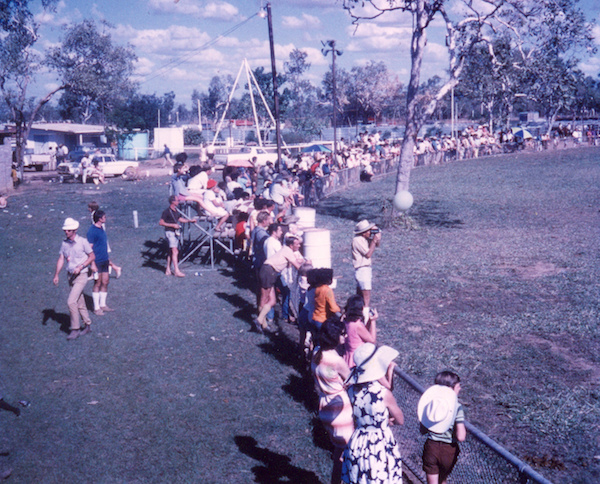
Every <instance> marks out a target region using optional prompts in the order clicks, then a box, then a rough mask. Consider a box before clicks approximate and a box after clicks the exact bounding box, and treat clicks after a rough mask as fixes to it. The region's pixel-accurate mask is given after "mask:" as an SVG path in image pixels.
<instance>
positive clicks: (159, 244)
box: [142, 238, 169, 272]
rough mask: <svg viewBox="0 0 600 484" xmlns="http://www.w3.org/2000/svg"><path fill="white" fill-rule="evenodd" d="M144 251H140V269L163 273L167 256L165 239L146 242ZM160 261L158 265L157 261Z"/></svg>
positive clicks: (167, 250)
mask: <svg viewBox="0 0 600 484" xmlns="http://www.w3.org/2000/svg"><path fill="white" fill-rule="evenodd" d="M144 247H145V249H143V250H142V259H144V262H143V263H142V267H150V268H151V269H155V270H157V271H160V272H165V269H166V265H165V262H163V261H166V260H167V256H168V255H169V246H168V244H167V241H166V240H165V239H162V238H161V239H159V240H146V242H144ZM159 260H160V261H161V262H160V263H159V262H157V261H159Z"/></svg>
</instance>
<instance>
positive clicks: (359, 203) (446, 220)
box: [317, 195, 464, 228]
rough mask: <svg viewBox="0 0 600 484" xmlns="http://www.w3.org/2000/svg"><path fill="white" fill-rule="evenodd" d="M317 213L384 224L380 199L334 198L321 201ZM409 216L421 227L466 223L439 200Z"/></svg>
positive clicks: (449, 226) (411, 211)
mask: <svg viewBox="0 0 600 484" xmlns="http://www.w3.org/2000/svg"><path fill="white" fill-rule="evenodd" d="M317 212H318V213H320V214H323V215H331V216H333V217H340V218H345V219H347V220H352V221H353V222H356V221H357V220H361V219H363V218H366V219H369V220H371V221H376V223H379V224H383V222H384V221H383V220H381V217H382V213H383V210H382V202H381V200H380V199H374V200H362V199H352V198H346V197H343V196H339V195H338V196H332V197H330V198H326V199H325V200H321V202H320V203H319V207H318V208H317ZM408 214H409V215H410V216H411V217H412V218H413V219H414V220H415V221H416V222H417V223H418V225H419V226H421V227H444V228H459V227H462V226H463V225H464V222H463V221H462V220H460V219H458V218H453V217H452V214H451V213H450V210H449V209H448V207H446V206H445V204H444V203H443V202H440V201H437V200H425V201H423V202H421V203H419V204H418V205H415V206H414V207H413V208H412V209H411V210H410V212H408Z"/></svg>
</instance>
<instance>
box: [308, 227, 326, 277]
mask: <svg viewBox="0 0 600 484" xmlns="http://www.w3.org/2000/svg"><path fill="white" fill-rule="evenodd" d="M303 247H304V258H305V259H310V260H311V261H312V265H313V267H315V268H320V267H327V268H329V269H331V232H330V231H329V230H327V229H315V228H309V229H306V230H304V235H303Z"/></svg>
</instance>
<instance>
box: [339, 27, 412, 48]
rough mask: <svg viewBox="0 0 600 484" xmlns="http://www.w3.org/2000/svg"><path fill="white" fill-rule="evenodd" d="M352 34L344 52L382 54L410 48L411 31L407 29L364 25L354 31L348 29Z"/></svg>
mask: <svg viewBox="0 0 600 484" xmlns="http://www.w3.org/2000/svg"><path fill="white" fill-rule="evenodd" d="M348 31H349V33H353V35H351V36H350V37H349V38H350V42H349V44H348V45H347V46H346V50H348V51H349V52H370V51H373V52H383V51H394V50H397V49H407V48H409V46H410V39H411V36H412V31H411V29H410V28H409V27H389V26H382V25H379V24H376V23H372V22H370V23H364V24H361V25H359V26H358V28H357V29H356V30H354V29H353V28H349V29H348Z"/></svg>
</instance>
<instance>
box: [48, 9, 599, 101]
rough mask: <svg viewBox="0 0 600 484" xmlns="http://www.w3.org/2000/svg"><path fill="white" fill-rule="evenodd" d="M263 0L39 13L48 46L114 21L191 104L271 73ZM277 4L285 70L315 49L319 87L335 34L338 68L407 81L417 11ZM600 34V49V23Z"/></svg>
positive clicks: (438, 70)
mask: <svg viewBox="0 0 600 484" xmlns="http://www.w3.org/2000/svg"><path fill="white" fill-rule="evenodd" d="M379 1H381V2H385V1H386V0H379ZM264 4H265V1H264V0H263V1H261V0H228V1H221V0H102V1H98V2H95V3H94V2H91V1H89V0H60V1H59V4H58V8H57V11H56V12H53V13H52V12H50V13H48V12H46V13H44V12H42V11H41V10H40V11H39V13H38V15H37V20H38V21H39V22H40V23H41V24H42V25H43V28H42V31H41V33H42V37H41V43H40V47H47V46H49V45H52V43H54V42H56V41H57V39H58V37H59V36H60V35H61V32H62V30H61V29H62V26H64V25H65V24H68V23H70V22H78V21H81V20H83V19H84V18H92V19H95V20H106V21H108V22H109V23H110V24H111V25H112V26H113V29H112V30H111V34H112V36H113V39H114V41H115V42H118V43H129V44H131V45H132V46H133V47H134V49H135V52H136V54H137V56H138V62H137V64H136V80H137V81H138V82H139V83H140V88H141V91H142V92H144V93H149V94H152V93H156V94H158V95H162V94H163V93H165V92H168V91H174V92H175V94H176V96H177V98H176V102H178V103H185V104H189V103H190V99H191V93H192V90H193V89H198V90H200V91H206V90H207V87H208V83H209V81H210V79H211V78H212V77H213V76H214V75H226V74H231V75H233V76H234V77H235V76H236V75H237V73H238V70H239V68H240V65H241V63H242V61H243V59H244V58H247V59H248V62H249V64H250V67H251V68H253V69H254V68H256V67H261V66H262V67H265V69H266V70H267V71H270V53H269V44H268V29H267V21H266V19H264V18H261V17H260V16H258V15H255V14H257V13H258V12H259V10H260V8H261V6H263V5H264ZM580 6H581V7H582V9H583V10H584V11H585V12H586V14H587V16H588V18H590V19H596V20H597V21H599V20H600V1H598V0H581V1H580ZM271 8H272V13H273V29H274V39H275V54H276V59H277V69H278V71H282V69H283V62H285V61H286V60H287V59H288V56H289V53H290V52H291V51H292V50H293V49H294V48H298V49H301V50H304V51H305V52H307V54H308V62H310V63H311V65H312V67H311V69H310V71H309V76H310V77H311V80H312V82H313V84H320V81H321V79H322V76H323V74H324V73H325V72H326V70H327V69H328V65H329V63H330V62H331V56H328V57H327V58H326V57H324V56H323V55H322V54H321V50H320V49H321V41H324V40H327V39H335V40H336V41H337V45H338V48H339V49H341V50H342V51H343V55H342V56H341V57H340V58H339V60H338V64H337V65H338V66H340V67H343V68H345V69H348V70H350V69H351V68H352V67H353V66H355V65H364V64H365V63H366V62H368V61H370V60H373V61H380V60H381V61H384V62H385V63H386V65H387V66H388V69H389V70H390V71H392V72H393V73H394V74H396V75H397V76H398V77H399V79H400V80H401V81H404V82H405V81H406V80H407V78H408V72H409V68H410V59H409V53H408V46H409V39H410V27H411V24H410V22H411V19H410V17H408V16H406V15H400V14H398V13H390V14H386V15H384V16H383V17H380V18H379V19H377V20H375V21H370V22H364V23H362V24H361V25H359V27H358V28H356V27H355V26H353V25H352V23H351V19H350V17H349V15H348V14H347V12H345V11H344V10H343V9H342V6H341V1H340V0H271ZM599 23H600V22H599ZM595 31H596V37H597V43H598V46H599V47H600V27H596V29H595ZM443 41H444V33H443V29H442V25H441V24H438V25H434V26H433V29H432V30H431V32H430V34H429V42H428V47H427V49H428V52H427V57H426V62H425V64H424V69H423V77H422V79H423V80H425V79H427V78H429V77H431V76H432V75H434V74H438V75H440V76H443V73H444V71H445V69H446V67H447V61H446V54H445V47H444V46H443ZM581 67H582V69H583V70H584V72H586V73H587V74H590V75H597V73H598V72H600V56H599V55H596V56H594V57H593V58H590V59H586V60H585V61H584V62H583V63H582V64H581ZM51 84H52V83H51V81H50V80H48V82H47V83H46V84H45V85H43V86H38V87H37V90H39V91H40V92H39V94H41V93H42V91H44V90H47V89H48V88H50V87H51Z"/></svg>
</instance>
